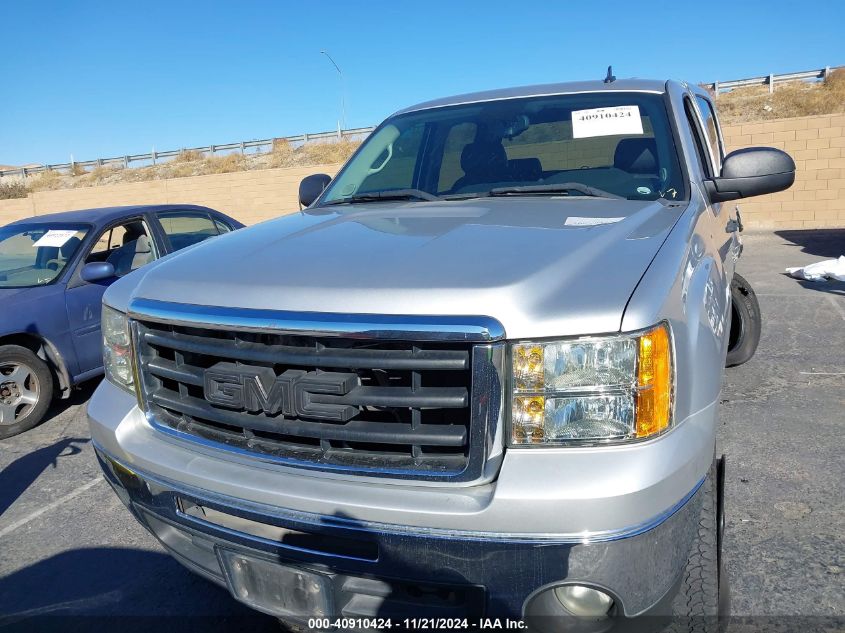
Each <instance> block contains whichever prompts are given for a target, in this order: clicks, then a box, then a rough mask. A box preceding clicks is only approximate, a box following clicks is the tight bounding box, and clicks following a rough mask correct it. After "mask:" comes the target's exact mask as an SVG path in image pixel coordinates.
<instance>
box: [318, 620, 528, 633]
mask: <svg viewBox="0 0 845 633" xmlns="http://www.w3.org/2000/svg"><path fill="white" fill-rule="evenodd" d="M308 628H310V629H315V630H324V629H330V628H335V629H357V628H364V629H376V630H383V629H388V630H389V629H392V628H399V629H404V630H435V631H437V630H446V629H454V630H469V629H476V630H482V631H484V630H506V629H508V630H523V629H527V628H528V625H527V624H526V623H525V622H524V621H523V620H513V619H510V618H481V619H479V620H470V619H468V618H424V617H423V618H404V619H402V620H397V621H394V620H392V619H391V618H310V619H309V620H308Z"/></svg>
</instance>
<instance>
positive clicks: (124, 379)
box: [102, 304, 135, 393]
mask: <svg viewBox="0 0 845 633" xmlns="http://www.w3.org/2000/svg"><path fill="white" fill-rule="evenodd" d="M102 330H103V365H104V366H105V369H106V378H107V379H108V380H110V381H111V382H113V383H114V384H116V385H117V386H118V387H122V388H123V389H126V390H127V391H129V392H131V393H135V378H134V371H133V361H132V341H131V339H130V337H129V319H127V318H126V315H125V314H123V313H122V312H118V311H117V310H115V309H113V308H110V307H108V306H107V305H105V304H104V305H103V322H102Z"/></svg>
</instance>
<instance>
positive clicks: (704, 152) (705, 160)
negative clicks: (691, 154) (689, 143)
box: [684, 99, 713, 176]
mask: <svg viewBox="0 0 845 633" xmlns="http://www.w3.org/2000/svg"><path fill="white" fill-rule="evenodd" d="M684 109H685V110H686V114H687V124H688V125H689V129H690V134H692V138H693V140H694V141H695V148H696V154H697V155H698V164H699V165H700V166H701V170H702V172H704V174H705V176H709V175H711V174H712V172H713V167H712V165H711V163H710V156H709V152H708V149H707V147H708V145H707V142H706V141H705V140H704V139H703V138H702V135H701V127H700V124H699V121H698V115H697V114H696V112H695V108H694V107H693V105H692V101H690V100H689V99H684Z"/></svg>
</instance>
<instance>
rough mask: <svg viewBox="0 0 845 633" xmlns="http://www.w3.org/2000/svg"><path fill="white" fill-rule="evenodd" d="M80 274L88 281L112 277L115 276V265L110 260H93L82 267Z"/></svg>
mask: <svg viewBox="0 0 845 633" xmlns="http://www.w3.org/2000/svg"><path fill="white" fill-rule="evenodd" d="M79 276H80V277H82V281H87V282H88V283H93V282H95V281H102V280H103V279H111V278H112V277H114V276H115V273H114V266H113V265H112V264H110V263H108V262H91V263H90V264H85V265H84V266H83V267H82V270H81V271H79Z"/></svg>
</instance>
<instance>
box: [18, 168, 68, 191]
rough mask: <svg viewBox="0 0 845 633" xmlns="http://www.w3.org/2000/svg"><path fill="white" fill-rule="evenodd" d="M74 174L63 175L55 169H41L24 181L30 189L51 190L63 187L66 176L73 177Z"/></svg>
mask: <svg viewBox="0 0 845 633" xmlns="http://www.w3.org/2000/svg"><path fill="white" fill-rule="evenodd" d="M73 177H74V176H70V175H65V176H63V175H62V174H60V173H59V172H57V171H43V172H41V173H40V174H38V176H36V177H35V178H32V179H31V180H28V181H27V183H26V186H27V188H28V189H29V190H30V191H52V190H54V189H65V188H66V187H64V186H63V181H64V179H66V178H73Z"/></svg>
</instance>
